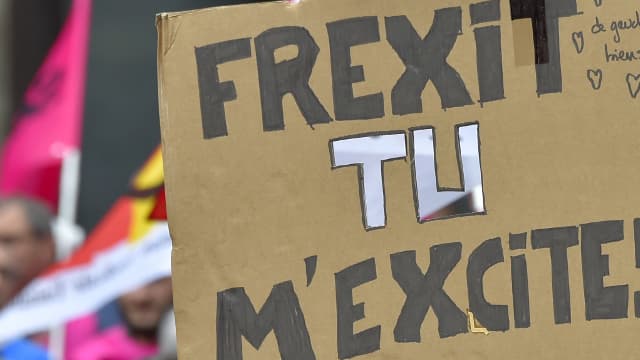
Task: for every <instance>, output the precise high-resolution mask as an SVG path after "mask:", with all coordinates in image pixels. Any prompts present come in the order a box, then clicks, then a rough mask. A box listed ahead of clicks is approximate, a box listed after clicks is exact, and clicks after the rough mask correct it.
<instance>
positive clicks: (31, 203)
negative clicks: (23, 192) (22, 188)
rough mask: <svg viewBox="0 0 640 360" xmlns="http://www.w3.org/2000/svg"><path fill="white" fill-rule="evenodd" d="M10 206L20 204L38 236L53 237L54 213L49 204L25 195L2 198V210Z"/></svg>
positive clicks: (33, 231)
mask: <svg viewBox="0 0 640 360" xmlns="http://www.w3.org/2000/svg"><path fill="white" fill-rule="evenodd" d="M9 206H18V207H20V208H21V209H22V210H24V213H25V215H26V216H27V221H28V222H29V227H30V228H31V232H32V233H33V235H35V236H36V237H37V238H39V239H41V238H45V237H51V235H52V233H51V221H52V220H53V213H52V212H51V210H50V209H49V207H48V206H47V205H45V204H43V203H42V202H41V201H38V200H35V199H32V198H28V197H23V196H9V197H4V198H0V210H3V209H6V208H7V207H9Z"/></svg>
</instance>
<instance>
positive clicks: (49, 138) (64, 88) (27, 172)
mask: <svg viewBox="0 0 640 360" xmlns="http://www.w3.org/2000/svg"><path fill="white" fill-rule="evenodd" d="M90 18H91V0H74V1H73V5H72V7H71V10H70V12H69V16H68V18H67V20H66V23H65V24H64V27H63V28H62V30H61V31H60V34H59V35H58V38H57V39H56V42H55V43H54V45H53V47H52V48H51V50H50V51H49V54H48V55H47V57H46V59H45V61H44V63H43V65H42V67H41V68H40V69H39V70H38V73H37V74H36V76H35V78H34V80H33V81H32V83H31V85H30V86H29V89H28V90H27V92H26V94H25V96H24V98H23V104H22V108H21V109H20V110H19V112H18V113H17V118H16V119H15V120H16V121H15V126H14V128H13V130H12V132H11V134H10V135H9V137H8V138H7V141H6V143H5V145H4V147H3V149H2V158H1V160H0V161H1V162H0V193H2V194H5V195H6V194H23V195H29V196H33V197H36V198H39V199H42V200H44V201H46V202H47V203H48V204H49V205H50V206H51V207H52V209H53V210H55V209H57V204H58V187H59V182H60V170H61V166H62V160H63V158H64V157H65V155H66V154H68V153H69V152H70V151H77V150H79V148H80V138H81V132H82V116H83V111H84V91H85V79H86V63H87V46H88V41H89V23H90Z"/></svg>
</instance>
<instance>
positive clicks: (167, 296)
mask: <svg viewBox="0 0 640 360" xmlns="http://www.w3.org/2000/svg"><path fill="white" fill-rule="evenodd" d="M171 291H172V290H171V279H170V278H164V279H160V280H157V281H154V282H152V283H150V284H148V285H146V286H143V287H141V288H139V289H136V290H134V291H131V292H129V293H126V294H124V295H122V296H121V297H120V298H119V301H118V303H119V305H120V310H121V312H122V317H123V320H124V325H123V326H115V327H112V328H111V329H108V330H106V331H105V332H103V333H102V334H100V335H97V336H96V337H95V338H93V339H91V340H89V341H88V342H86V343H85V344H84V345H82V346H80V347H78V348H77V349H76V351H74V353H73V354H72V355H71V356H70V359H69V360H107V359H108V360H138V359H143V358H147V357H150V356H153V355H156V354H158V351H159V344H158V336H159V330H160V325H161V323H162V320H163V319H164V316H165V315H166V314H167V312H168V311H169V310H171V307H172V303H173V297H172V292H171Z"/></svg>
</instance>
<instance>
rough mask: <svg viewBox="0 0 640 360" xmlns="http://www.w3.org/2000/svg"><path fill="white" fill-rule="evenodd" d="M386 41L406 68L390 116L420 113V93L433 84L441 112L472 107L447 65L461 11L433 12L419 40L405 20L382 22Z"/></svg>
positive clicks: (458, 30)
mask: <svg viewBox="0 0 640 360" xmlns="http://www.w3.org/2000/svg"><path fill="white" fill-rule="evenodd" d="M385 22H386V28H387V41H389V44H391V46H392V47H393V49H394V50H395V51H396V53H397V54H398V56H399V57H400V59H401V60H402V62H403V63H404V64H405V66H406V70H405V72H404V73H403V74H402V76H401V77H400V79H399V80H398V82H397V83H396V85H395V86H394V87H393V90H392V92H391V102H392V104H393V114H395V115H406V114H414V113H421V112H422V92H423V91H424V88H425V86H426V85H427V83H428V82H429V81H432V82H433V85H434V86H435V88H436V90H437V91H438V94H439V95H440V100H441V103H442V108H443V109H446V108H450V107H458V106H465V105H471V104H473V100H471V97H470V96H469V92H468V91H467V88H466V86H465V84H464V81H462V78H460V74H459V73H458V72H457V71H456V70H455V69H454V68H453V67H452V66H451V65H449V64H448V63H447V57H448V56H449V53H451V50H452V49H453V46H454V45H455V43H456V40H457V39H458V35H460V33H461V32H462V9H461V8H459V7H452V8H446V9H439V10H436V11H435V15H434V18H433V24H432V25H431V29H430V30H429V33H428V34H427V36H426V37H425V38H424V39H421V38H420V36H419V35H418V33H417V32H416V30H415V28H414V27H413V25H411V23H410V22H409V20H408V19H407V17H406V16H393V17H387V18H385Z"/></svg>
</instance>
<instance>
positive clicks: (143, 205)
mask: <svg viewBox="0 0 640 360" xmlns="http://www.w3.org/2000/svg"><path fill="white" fill-rule="evenodd" d="M246 2H249V1H242V0H222V1H221V0H135V1H130V0H127V1H125V0H109V1H91V0H0V146H1V149H2V153H1V156H2V158H1V162H0V195H1V196H0V359H3V360H30V359H35V360H41V359H55V360H60V359H72V360H101V359H102V360H106V359H120V360H136V359H175V358H176V357H177V354H176V351H175V342H176V340H175V320H174V317H173V313H172V309H171V308H172V304H171V303H172V294H171V280H170V250H171V241H170V238H169V233H168V229H167V227H166V213H165V210H164V187H163V186H164V179H163V173H162V158H161V155H160V152H159V144H160V132H159V119H158V98H157V79H156V74H157V71H156V43H157V33H156V28H155V15H156V14H157V13H160V12H171V11H180V10H190V9H197V8H206V7H212V6H220V5H231V4H239V3H246ZM85 66H86V69H85ZM72 153H73V154H79V155H80V156H79V157H74V156H71V154H72ZM71 158H76V159H79V162H78V163H77V164H75V163H74V162H73V161H69V159H71ZM69 164H71V165H69ZM74 164H75V165H74ZM69 170H70V171H69Z"/></svg>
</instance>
